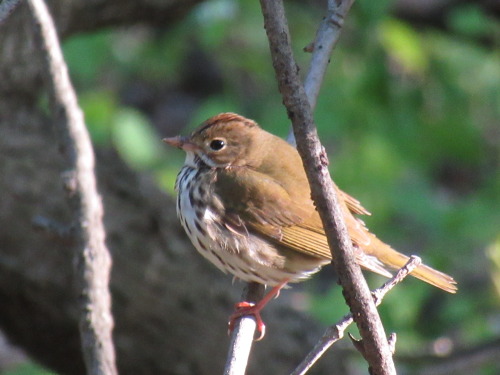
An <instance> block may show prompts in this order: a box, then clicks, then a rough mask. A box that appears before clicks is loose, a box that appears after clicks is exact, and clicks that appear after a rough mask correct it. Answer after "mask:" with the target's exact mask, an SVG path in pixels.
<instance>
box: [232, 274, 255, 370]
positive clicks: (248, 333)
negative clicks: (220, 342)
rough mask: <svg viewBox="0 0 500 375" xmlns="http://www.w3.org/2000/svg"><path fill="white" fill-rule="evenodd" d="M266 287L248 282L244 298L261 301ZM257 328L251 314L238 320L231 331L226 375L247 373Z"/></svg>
mask: <svg viewBox="0 0 500 375" xmlns="http://www.w3.org/2000/svg"><path fill="white" fill-rule="evenodd" d="M264 289H265V288H264V285H262V284H258V283H247V285H246V287H245V290H244V292H243V300H244V301H248V302H254V303H256V302H258V301H260V300H261V299H262V297H263V296H264ZM256 328H257V323H256V321H255V318H254V317H253V316H251V315H244V316H242V317H241V318H239V319H238V320H237V321H236V323H235V327H234V330H233V331H232V332H231V342H230V344H229V351H228V354H227V360H226V366H225V367H224V375H243V374H245V370H246V367H247V363H248V356H249V355H250V350H251V349H252V343H253V338H254V335H255V329H256Z"/></svg>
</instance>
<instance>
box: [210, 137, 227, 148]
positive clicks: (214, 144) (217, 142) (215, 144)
mask: <svg viewBox="0 0 500 375" xmlns="http://www.w3.org/2000/svg"><path fill="white" fill-rule="evenodd" d="M209 147H210V148H211V149H212V150H213V151H220V150H222V149H223V148H224V147H226V141H224V140H223V139H220V138H215V139H213V140H212V141H211V142H210V144H209Z"/></svg>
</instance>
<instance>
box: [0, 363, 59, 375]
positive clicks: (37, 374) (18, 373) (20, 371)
mask: <svg viewBox="0 0 500 375" xmlns="http://www.w3.org/2000/svg"><path fill="white" fill-rule="evenodd" d="M2 375H56V373H55V372H52V371H49V370H46V369H45V368H43V367H41V366H38V365H37V364H34V363H24V364H20V365H18V366H16V367H15V368H13V369H12V370H8V371H4V372H2Z"/></svg>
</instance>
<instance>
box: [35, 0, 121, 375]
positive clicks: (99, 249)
mask: <svg viewBox="0 0 500 375" xmlns="http://www.w3.org/2000/svg"><path fill="white" fill-rule="evenodd" d="M28 5H29V8H30V11H31V14H32V17H33V23H34V28H35V32H36V35H37V36H38V35H39V36H40V37H41V46H42V52H43V53H44V54H45V59H46V63H47V67H46V69H47V72H46V73H47V76H48V84H49V87H50V97H51V98H50V99H51V101H52V103H51V104H52V107H53V113H54V114H55V115H56V117H57V118H56V120H55V122H56V123H57V124H58V126H59V129H58V130H59V132H60V134H61V135H62V136H61V143H62V148H63V149H64V150H65V151H66V154H67V157H68V162H69V165H70V169H71V171H70V172H68V173H66V174H65V187H66V189H67V192H68V194H69V202H70V205H71V206H72V209H73V212H75V213H76V216H77V218H76V220H77V221H78V230H79V233H78V235H79V236H78V237H79V241H80V246H79V250H78V251H77V252H76V253H75V255H74V259H75V265H76V267H75V271H76V280H77V286H78V288H79V289H78V290H79V293H80V296H79V297H80V298H79V300H80V314H81V315H80V334H81V344H82V350H83V354H84V359H85V364H86V367H87V373H88V374H99V375H100V374H116V373H117V371H116V365H115V352H114V347H113V342H112V336H111V331H112V327H113V317H112V315H111V311H110V309H111V298H110V294H109V289H108V284H109V277H110V269H111V256H110V254H109V251H108V249H107V247H106V245H105V231H104V225H103V223H102V216H103V207H102V202H101V198H100V196H99V193H98V192H97V185H96V179H95V175H94V153H93V149H92V144H91V141H90V137H89V134H88V132H87V129H86V126H85V123H84V119H83V113H82V111H81V109H80V107H79V106H78V103H77V98H76V94H75V91H74V89H73V87H72V85H71V82H70V79H69V75H68V70H67V66H66V63H65V61H64V58H63V55H62V52H61V48H60V45H59V40H58V37H57V33H56V30H55V27H54V22H53V19H52V17H51V16H50V14H49V12H48V9H47V7H46V5H45V2H44V1H43V0H29V1H28Z"/></svg>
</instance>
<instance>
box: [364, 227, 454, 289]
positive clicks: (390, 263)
mask: <svg viewBox="0 0 500 375" xmlns="http://www.w3.org/2000/svg"><path fill="white" fill-rule="evenodd" d="M372 236H373V238H372V241H371V243H370V245H369V246H367V248H364V249H363V250H364V252H365V253H366V254H368V255H371V256H374V257H375V258H377V259H378V260H379V261H380V262H382V263H383V264H384V265H385V266H387V267H390V268H392V269H399V268H401V267H403V266H404V265H405V264H406V263H407V262H408V260H409V257H407V256H406V255H403V254H401V253H399V252H397V251H396V250H394V249H393V248H392V247H390V246H389V245H387V244H386V243H384V242H382V241H380V240H379V239H378V238H377V237H376V236H375V235H372ZM410 275H412V276H414V277H416V278H417V279H420V280H422V281H425V282H426V283H428V284H431V285H434V286H435V287H437V288H440V289H442V290H444V291H446V292H448V293H456V292H457V283H456V281H455V280H454V279H453V277H451V276H449V275H447V274H445V273H443V272H441V271H438V270H435V269H433V268H431V267H429V266H426V265H425V264H422V265H420V266H418V267H417V268H415V269H414V270H413V271H412V272H411V274H410Z"/></svg>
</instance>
